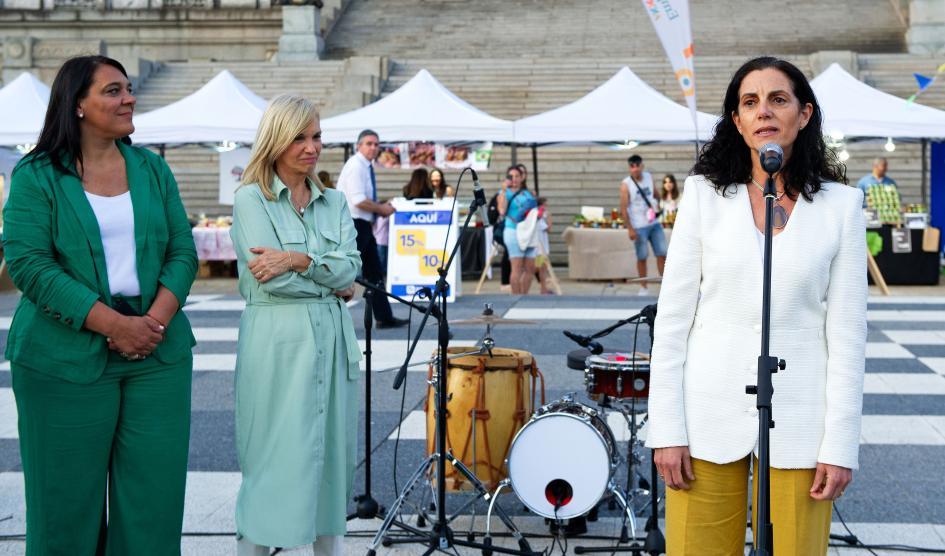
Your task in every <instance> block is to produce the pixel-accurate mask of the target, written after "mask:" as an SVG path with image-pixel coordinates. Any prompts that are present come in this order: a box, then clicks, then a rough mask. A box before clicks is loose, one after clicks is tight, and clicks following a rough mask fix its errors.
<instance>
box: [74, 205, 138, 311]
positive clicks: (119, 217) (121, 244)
mask: <svg viewBox="0 0 945 556" xmlns="http://www.w3.org/2000/svg"><path fill="white" fill-rule="evenodd" d="M85 197H86V198H87V199H88V200H89V204H90V205H92V211H93V212H94V213H95V218H96V219H97V220H98V229H99V232H100V233H101V234H102V246H103V247H104V248H105V267H106V268H107V269H108V288H109V290H110V291H111V294H112V295H124V296H127V297H132V296H136V295H141V284H140V283H139V282H138V263H137V245H135V214H134V211H133V210H132V206H131V192H130V191H125V192H124V193H122V194H121V195H116V196H114V197H102V196H100V195H93V194H92V193H89V192H88V191H86V192H85Z"/></svg>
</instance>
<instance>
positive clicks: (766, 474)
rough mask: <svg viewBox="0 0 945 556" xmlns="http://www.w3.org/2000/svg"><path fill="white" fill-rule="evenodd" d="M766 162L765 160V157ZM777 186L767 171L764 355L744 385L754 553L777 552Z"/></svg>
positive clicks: (757, 555)
mask: <svg viewBox="0 0 945 556" xmlns="http://www.w3.org/2000/svg"><path fill="white" fill-rule="evenodd" d="M762 164H764V161H762ZM776 193H777V190H776V189H775V185H774V172H768V179H767V181H766V182H765V191H764V196H765V255H764V278H763V280H762V298H761V355H759V356H758V383H757V385H749V386H747V387H745V393H747V394H749V395H756V396H757V398H756V404H755V405H756V407H757V408H758V476H757V477H755V481H757V484H758V498H757V500H756V502H755V504H756V506H755V507H756V508H757V512H758V517H757V523H756V524H755V531H754V533H755V538H754V546H752V549H751V552H750V554H751V555H752V556H772V554H774V528H773V526H772V524H771V436H770V434H771V429H773V428H774V419H773V418H772V414H771V397H772V395H773V394H774V385H773V384H772V382H771V375H772V373H776V372H778V369H784V368H785V366H786V364H785V362H784V360H783V359H778V358H777V357H772V356H771V355H770V354H769V348H770V340H771V240H772V238H773V237H774V222H773V219H772V212H773V211H774V200H775V195H776Z"/></svg>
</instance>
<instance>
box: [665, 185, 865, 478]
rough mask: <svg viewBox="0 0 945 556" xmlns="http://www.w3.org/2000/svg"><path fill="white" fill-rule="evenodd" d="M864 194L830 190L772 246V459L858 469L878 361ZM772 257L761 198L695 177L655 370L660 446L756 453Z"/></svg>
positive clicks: (674, 254)
mask: <svg viewBox="0 0 945 556" xmlns="http://www.w3.org/2000/svg"><path fill="white" fill-rule="evenodd" d="M862 199H863V194H862V192H860V190H859V189H857V188H856V187H848V186H844V185H841V184H838V183H825V184H824V185H823V189H822V190H821V191H820V192H818V193H816V194H815V195H814V200H813V202H807V201H805V200H804V199H803V198H800V199H798V201H797V204H796V205H795V206H794V210H793V212H792V213H791V219H790V220H789V221H788V223H787V225H786V226H785V228H784V230H782V231H781V233H779V234H778V235H776V236H774V238H773V247H772V251H773V258H772V261H773V265H772V276H773V278H774V282H773V290H772V296H771V350H770V353H771V355H772V356H776V357H779V358H781V359H784V360H785V361H787V369H785V370H783V371H779V372H778V373H776V374H774V375H772V381H773V384H774V397H773V401H772V411H773V417H774V420H775V422H776V423H777V426H776V427H775V428H774V429H771V465H772V466H774V467H777V468H781V469H810V468H813V467H815V466H816V464H817V462H821V463H827V464H832V465H839V466H843V467H848V468H851V469H853V468H856V467H857V464H858V451H859V442H860V420H861V410H862V404H863V373H864V368H865V365H866V298H867V285H866V233H865V222H864V219H863V210H862V209H861V204H862ZM762 275H763V267H762V257H760V256H759V251H758V231H757V228H756V227H755V221H754V218H753V216H752V211H751V201H750V200H749V198H748V190H747V188H746V187H745V186H743V185H738V186H736V188H735V191H734V192H733V193H732V192H730V193H729V195H728V196H727V197H726V196H722V195H719V194H718V193H717V192H716V190H715V188H714V187H713V186H712V184H711V182H709V181H708V180H707V179H706V178H704V177H703V176H690V177H689V178H687V179H686V189H685V194H684V195H683V196H682V200H681V201H680V205H679V212H678V213H677V218H676V224H675V226H674V227H673V238H672V241H671V242H670V244H669V253H668V255H667V257H666V271H665V273H664V275H663V283H662V286H661V288H660V298H659V312H658V313H657V316H656V325H655V331H654V336H655V342H654V345H653V359H652V361H651V363H650V401H649V424H648V431H647V439H646V444H647V446H649V447H651V448H662V447H668V446H689V451H690V453H691V454H692V456H693V457H696V458H699V459H703V460H707V461H711V462H713V463H729V462H733V461H737V460H739V459H741V458H743V457H745V456H746V455H748V454H749V453H751V452H752V451H756V449H757V441H758V411H757V409H756V408H755V404H756V398H755V396H750V395H747V394H745V386H746V385H750V384H756V382H757V374H758V354H759V352H760V348H761V294H762V285H761V282H762Z"/></svg>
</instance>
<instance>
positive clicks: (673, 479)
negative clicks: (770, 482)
mask: <svg viewBox="0 0 945 556" xmlns="http://www.w3.org/2000/svg"><path fill="white" fill-rule="evenodd" d="M653 460H654V462H655V463H656V469H657V472H658V473H659V475H660V478H662V479H663V481H664V482H665V483H666V486H667V487H669V488H671V489H673V490H680V489H681V490H689V489H690V488H691V487H690V485H689V482H690V481H694V480H696V475H695V473H693V471H692V459H691V457H690V455H689V447H688V446H673V447H669V448H657V449H656V450H654V451H653ZM852 480H853V471H852V470H850V469H848V468H846V467H840V466H839V465H830V464H827V463H820V462H818V463H817V468H816V470H815V471H814V481H813V484H811V487H810V497H811V498H813V499H814V500H836V499H837V498H840V497H841V496H843V491H844V490H845V489H846V488H847V485H849V484H850V482H851V481H852Z"/></svg>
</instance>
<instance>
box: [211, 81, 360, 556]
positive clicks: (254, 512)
mask: <svg viewBox="0 0 945 556" xmlns="http://www.w3.org/2000/svg"><path fill="white" fill-rule="evenodd" d="M321 148H322V144H321V129H320V127H319V118H318V112H317V110H316V108H315V106H314V105H313V104H312V103H311V102H309V101H308V100H305V99H303V98H301V97H295V96H289V95H282V96H279V97H276V98H275V99H273V101H272V102H271V103H270V105H269V107H268V108H267V110H266V112H265V114H264V115H263V118H262V122H261V123H260V124H259V130H258V131H257V134H256V142H255V144H254V146H253V152H252V155H251V157H250V162H249V164H248V165H247V167H246V171H245V172H244V173H243V185H242V186H240V188H239V189H238V190H237V191H236V197H235V201H234V204H233V228H232V229H231V231H230V235H231V236H232V238H233V243H234V246H235V247H236V254H237V262H238V266H239V289H240V294H241V295H242V296H243V298H245V299H246V310H245V311H244V312H243V316H242V319H241V320H240V333H239V346H238V348H237V349H238V353H237V359H236V443H237V450H238V452H239V462H240V469H241V470H242V474H243V482H242V484H241V485H240V491H239V498H238V500H237V505H236V529H237V539H238V554H240V555H241V556H242V555H253V556H255V555H267V554H269V548H268V547H270V546H280V547H292V546H300V545H304V544H309V543H313V547H314V551H315V553H316V554H340V547H341V538H342V536H344V534H345V510H346V507H347V500H348V499H349V494H350V490H351V483H352V479H353V475H354V466H355V456H356V447H357V432H356V431H357V422H358V408H357V402H358V389H357V386H358V378H359V377H360V370H359V367H358V361H359V360H360V358H361V355H360V352H359V349H358V344H357V338H356V337H355V333H354V325H353V323H352V321H351V315H350V314H349V312H348V308H347V306H346V305H345V301H347V300H348V299H350V298H351V296H352V294H353V291H354V290H353V288H352V283H353V281H354V278H355V276H356V275H357V274H358V272H359V271H360V269H361V258H360V256H359V254H358V250H357V245H356V243H355V230H354V224H353V222H352V220H351V215H350V214H349V212H348V206H347V203H346V201H345V197H344V195H343V194H342V193H339V192H337V191H334V190H332V189H325V188H324V187H323V186H322V185H321V183H320V182H319V181H318V179H317V178H316V177H315V174H314V170H315V163H316V161H317V160H318V155H319V154H320V152H321Z"/></svg>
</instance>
